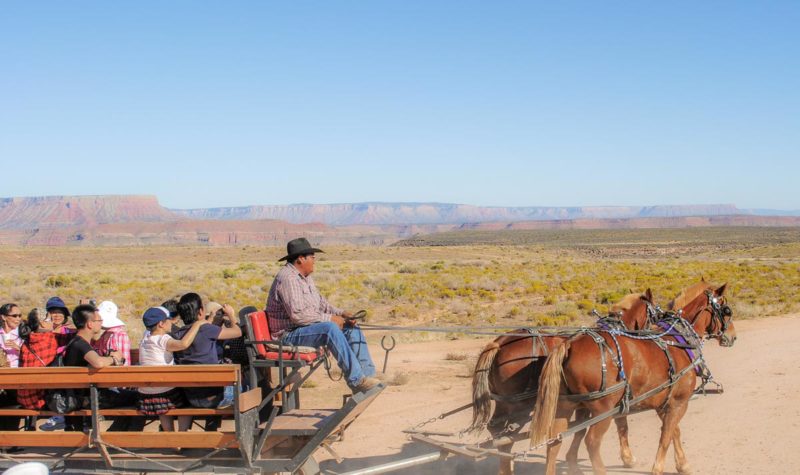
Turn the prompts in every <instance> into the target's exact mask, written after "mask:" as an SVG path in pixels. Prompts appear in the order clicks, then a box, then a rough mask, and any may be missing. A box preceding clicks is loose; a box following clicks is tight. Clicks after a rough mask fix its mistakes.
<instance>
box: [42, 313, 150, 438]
mask: <svg viewBox="0 0 800 475" xmlns="http://www.w3.org/2000/svg"><path fill="white" fill-rule="evenodd" d="M72 321H73V322H74V323H75V328H76V329H77V334H76V336H75V338H74V339H73V340H72V341H70V342H69V343H68V344H67V349H66V352H65V353H64V366H83V367H89V366H91V367H92V368H98V369H99V368H105V367H106V366H122V364H123V361H122V353H121V352H120V351H112V352H110V353H109V354H108V355H107V356H101V355H99V354H97V352H96V351H95V350H94V348H92V345H91V341H92V339H93V337H94V336H95V335H97V334H98V333H100V332H101V331H102V325H103V318H102V317H101V316H100V314H99V312H98V311H97V309H96V308H95V307H94V306H92V305H78V306H77V307H75V309H74V310H73V312H72ZM110 392H113V391H109V390H101V391H100V399H101V400H103V406H104V407H114V406H117V405H129V404H130V405H132V404H133V403H134V401H135V400H136V395H135V392H134V391H120V393H118V394H107V393H110ZM129 393H131V394H129ZM80 419H81V418H80V417H67V418H66V428H65V430H73V431H80V430H82V428H83V427H82V423H81V420H80ZM43 428H44V427H43ZM51 430H52V429H51Z"/></svg>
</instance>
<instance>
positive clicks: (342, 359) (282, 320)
mask: <svg viewBox="0 0 800 475" xmlns="http://www.w3.org/2000/svg"><path fill="white" fill-rule="evenodd" d="M286 251H287V252H286V254H287V255H286V256H284V257H282V258H281V259H280V261H287V262H286V265H285V266H284V267H283V268H282V269H281V270H280V271H278V274H277V275H276V276H275V280H274V281H273V282H272V287H271V288H270V289H269V297H268V298H267V317H268V318H269V329H270V333H271V334H272V337H273V338H274V339H276V340H277V339H282V341H283V342H284V343H286V344H289V345H295V346H312V347H320V346H327V347H328V349H329V350H330V351H331V353H332V354H333V356H334V357H335V358H336V361H337V362H338V363H339V368H341V369H342V373H344V376H345V378H346V381H347V385H348V386H349V387H350V389H352V390H353V391H354V392H361V391H367V390H368V389H371V388H372V387H374V386H375V385H376V384H378V383H379V382H380V381H378V380H377V379H375V378H373V377H372V376H373V375H374V374H375V365H374V364H373V362H372V357H371V356H370V354H369V350H368V348H367V342H366V340H365V338H364V333H363V332H362V331H361V329H360V328H358V326H357V325H356V324H355V321H354V320H350V319H349V318H350V317H351V316H352V313H350V312H346V311H344V310H341V309H338V308H336V307H334V306H333V305H331V304H330V303H328V301H327V300H326V299H325V297H323V296H322V295H321V294H320V293H319V290H317V287H316V285H314V280H313V279H312V278H311V273H312V272H314V263H315V260H316V257H315V253H317V252H323V251H322V250H320V249H316V248H313V247H311V244H309V242H308V240H307V239H306V238H297V239H293V240H291V241H289V243H288V244H287V245H286Z"/></svg>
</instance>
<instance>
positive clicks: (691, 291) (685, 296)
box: [668, 280, 714, 310]
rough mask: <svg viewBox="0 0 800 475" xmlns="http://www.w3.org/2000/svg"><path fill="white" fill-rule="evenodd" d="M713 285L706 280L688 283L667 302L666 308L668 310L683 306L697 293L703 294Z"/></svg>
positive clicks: (695, 296) (696, 295) (694, 297)
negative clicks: (688, 284) (687, 285)
mask: <svg viewBox="0 0 800 475" xmlns="http://www.w3.org/2000/svg"><path fill="white" fill-rule="evenodd" d="M713 288H714V286H713V285H712V284H709V283H708V282H706V281H704V280H701V281H700V282H698V283H696V284H693V285H690V286H689V287H687V288H685V289H684V290H682V291H681V293H679V294H678V296H677V297H675V299H674V300H673V301H672V302H670V303H669V305H668V308H669V309H670V310H675V309H678V308H683V307H685V306H687V305H688V304H689V302H691V301H692V300H694V299H696V298H697V297H698V296H699V295H701V294H703V293H704V292H705V291H706V290H709V289H713Z"/></svg>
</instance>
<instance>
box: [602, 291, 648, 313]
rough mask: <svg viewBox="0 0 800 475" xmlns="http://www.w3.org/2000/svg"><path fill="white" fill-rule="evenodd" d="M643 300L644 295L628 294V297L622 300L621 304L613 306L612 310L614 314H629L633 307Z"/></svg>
mask: <svg viewBox="0 0 800 475" xmlns="http://www.w3.org/2000/svg"><path fill="white" fill-rule="evenodd" d="M641 298H642V294H628V295H626V296H624V297H622V299H620V301H619V302H617V303H615V304H614V305H612V306H611V309H610V310H611V311H612V312H615V313H616V312H627V311H628V310H630V309H631V308H633V305H634V304H635V303H636V302H638V301H639V299H641Z"/></svg>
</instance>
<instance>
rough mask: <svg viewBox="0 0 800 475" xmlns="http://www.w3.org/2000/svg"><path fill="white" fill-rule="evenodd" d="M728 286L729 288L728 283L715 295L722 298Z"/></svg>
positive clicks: (715, 292) (716, 291)
mask: <svg viewBox="0 0 800 475" xmlns="http://www.w3.org/2000/svg"><path fill="white" fill-rule="evenodd" d="M727 286H728V283H727V282H725V283H724V284H722V287H720V288H718V289H717V290H715V291H714V295H716V296H717V297H722V294H724V293H725V287H727Z"/></svg>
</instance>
